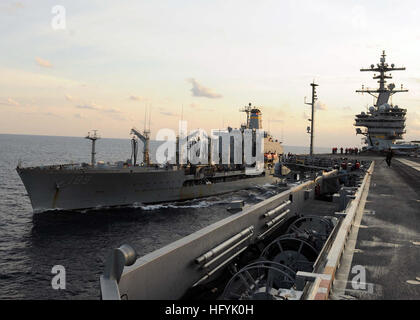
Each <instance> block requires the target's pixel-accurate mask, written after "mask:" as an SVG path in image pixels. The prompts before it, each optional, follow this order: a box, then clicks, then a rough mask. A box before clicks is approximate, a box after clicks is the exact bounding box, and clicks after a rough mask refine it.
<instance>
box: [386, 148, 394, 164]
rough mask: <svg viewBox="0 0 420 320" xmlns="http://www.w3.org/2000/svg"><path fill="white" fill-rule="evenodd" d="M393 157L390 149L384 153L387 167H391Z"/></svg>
mask: <svg viewBox="0 0 420 320" xmlns="http://www.w3.org/2000/svg"><path fill="white" fill-rule="evenodd" d="M393 156H394V151H392V149H391V148H389V150H388V151H387V153H386V159H385V160H386V163H387V164H388V167H390V166H391V160H392V157H393Z"/></svg>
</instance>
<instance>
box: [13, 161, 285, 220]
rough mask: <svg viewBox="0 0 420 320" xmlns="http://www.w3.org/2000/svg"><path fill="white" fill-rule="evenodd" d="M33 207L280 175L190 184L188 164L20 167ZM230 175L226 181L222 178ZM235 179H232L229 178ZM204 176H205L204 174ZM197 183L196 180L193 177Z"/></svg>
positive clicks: (146, 198)
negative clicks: (166, 166) (163, 167)
mask: <svg viewBox="0 0 420 320" xmlns="http://www.w3.org/2000/svg"><path fill="white" fill-rule="evenodd" d="M17 172H18V174H19V176H20V178H21V179H22V182H23V184H24V185H25V188H26V190H27V192H28V195H29V198H30V200H31V204H32V208H33V210H34V212H43V211H48V210H81V209H90V208H97V207H113V206H128V205H133V204H151V203H159V202H169V201H182V200H188V199H194V198H201V197H207V196H212V195H217V194H223V193H228V192H233V191H237V190H241V189H247V188H252V187H255V186H258V185H263V184H266V183H275V182H277V180H278V179H277V178H275V177H273V176H272V175H269V174H265V175H260V176H245V175H239V176H236V177H235V176H229V175H227V176H226V177H225V178H224V176H223V175H221V176H219V178H218V180H219V182H215V183H209V182H207V183H202V184H193V185H191V184H188V183H187V184H186V183H185V182H188V181H190V182H191V181H193V182H194V181H196V180H194V176H193V175H185V174H184V171H183V170H156V171H138V172H136V171H133V170H130V169H126V170H118V171H117V170H116V171H110V170H103V171H100V170H97V171H94V170H92V171H83V170H57V169H37V168H18V169H17ZM223 180H226V181H223ZM229 180H230V181H229ZM202 181H205V180H202ZM194 183H195V182H194Z"/></svg>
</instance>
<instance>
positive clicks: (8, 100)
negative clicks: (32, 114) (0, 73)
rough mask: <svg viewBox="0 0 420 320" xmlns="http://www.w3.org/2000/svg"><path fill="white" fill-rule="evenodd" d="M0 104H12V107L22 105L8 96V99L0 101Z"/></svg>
mask: <svg viewBox="0 0 420 320" xmlns="http://www.w3.org/2000/svg"><path fill="white" fill-rule="evenodd" d="M0 104H1V105H4V106H10V107H17V106H20V103H19V102H17V101H15V100H13V99H12V98H7V99H6V101H0Z"/></svg>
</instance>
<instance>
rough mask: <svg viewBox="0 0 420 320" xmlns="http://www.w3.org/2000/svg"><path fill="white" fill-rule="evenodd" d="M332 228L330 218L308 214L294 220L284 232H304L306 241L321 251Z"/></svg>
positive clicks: (332, 223)
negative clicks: (306, 237)
mask: <svg viewBox="0 0 420 320" xmlns="http://www.w3.org/2000/svg"><path fill="white" fill-rule="evenodd" d="M333 229H334V222H333V220H332V219H328V218H326V217H320V216H314V215H308V216H303V217H301V218H299V219H297V220H295V221H294V222H293V223H292V224H291V225H290V226H289V228H288V229H287V231H286V233H289V234H291V233H294V234H296V235H298V234H299V235H302V234H306V235H308V236H309V238H308V239H307V242H309V243H311V244H312V246H314V247H315V249H317V250H318V251H321V249H322V246H323V245H324V243H325V241H326V240H327V239H328V237H329V235H330V234H331V232H332V230H333Z"/></svg>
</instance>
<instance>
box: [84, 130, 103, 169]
mask: <svg viewBox="0 0 420 320" xmlns="http://www.w3.org/2000/svg"><path fill="white" fill-rule="evenodd" d="M97 131H98V130H93V133H91V132H88V134H87V136H86V137H85V138H86V139H89V140H91V141H92V156H91V165H92V167H93V166H95V155H96V152H95V143H96V140H98V139H100V138H101V137H100V136H98V135H97V134H96V132H97Z"/></svg>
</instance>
